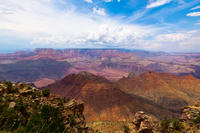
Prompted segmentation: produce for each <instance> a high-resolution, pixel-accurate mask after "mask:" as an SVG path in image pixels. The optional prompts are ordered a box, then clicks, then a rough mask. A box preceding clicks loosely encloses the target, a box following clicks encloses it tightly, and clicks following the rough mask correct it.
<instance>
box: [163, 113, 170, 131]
mask: <svg viewBox="0 0 200 133" xmlns="http://www.w3.org/2000/svg"><path fill="white" fill-rule="evenodd" d="M170 123H171V120H170V119H168V117H165V118H164V119H163V120H161V132H164V133H168V132H169V131H168V128H169V124H170Z"/></svg>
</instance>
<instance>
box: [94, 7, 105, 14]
mask: <svg viewBox="0 0 200 133" xmlns="http://www.w3.org/2000/svg"><path fill="white" fill-rule="evenodd" d="M93 13H94V14H97V15H101V16H106V12H105V9H104V8H98V7H94V8H93Z"/></svg>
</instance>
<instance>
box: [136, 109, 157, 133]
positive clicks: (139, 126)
mask: <svg viewBox="0 0 200 133" xmlns="http://www.w3.org/2000/svg"><path fill="white" fill-rule="evenodd" d="M133 124H134V125H135V127H136V131H137V132H138V133H156V132H157V130H158V126H159V124H158V120H157V119H156V118H155V117H154V116H152V115H149V114H146V113H145V112H143V111H138V112H137V113H136V114H135V117H134V120H133Z"/></svg>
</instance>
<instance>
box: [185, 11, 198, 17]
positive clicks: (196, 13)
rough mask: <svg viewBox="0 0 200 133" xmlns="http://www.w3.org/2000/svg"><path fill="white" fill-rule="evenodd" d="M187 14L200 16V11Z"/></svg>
mask: <svg viewBox="0 0 200 133" xmlns="http://www.w3.org/2000/svg"><path fill="white" fill-rule="evenodd" d="M187 16H190V17H197V16H200V12H192V13H188V14H187Z"/></svg>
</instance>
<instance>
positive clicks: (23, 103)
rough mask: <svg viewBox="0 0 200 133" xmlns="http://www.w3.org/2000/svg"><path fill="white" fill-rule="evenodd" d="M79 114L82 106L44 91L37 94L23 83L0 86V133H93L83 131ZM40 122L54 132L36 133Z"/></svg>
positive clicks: (83, 123)
mask: <svg viewBox="0 0 200 133" xmlns="http://www.w3.org/2000/svg"><path fill="white" fill-rule="evenodd" d="M83 111H84V105H83V103H81V102H78V101H75V100H73V99H72V100H70V99H65V98H60V97H58V96H55V95H51V94H50V93H49V91H48V90H43V91H41V90H38V89H37V88H35V87H34V86H31V85H29V84H25V83H16V84H13V83H11V82H1V83H0V130H5V131H10V132H30V133H34V132H38V133H40V132H58V133H67V132H70V133H71V132H72V133H86V132H93V130H92V129H89V128H88V127H86V122H85V117H84V115H83ZM54 115H55V116H54ZM54 120H55V123H54V122H53V121H54ZM48 121H49V123H48ZM40 122H41V124H44V123H45V122H46V125H44V126H45V127H48V128H49V127H51V126H52V127H54V128H53V129H50V128H49V129H48V128H47V129H40V124H39V123H40ZM32 123H35V124H33V126H35V127H33V126H30V125H31V124H32ZM58 123H60V124H58ZM48 124H49V125H48ZM56 128H58V129H56ZM41 130H42V131H41ZM50 130H52V131H50Z"/></svg>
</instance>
